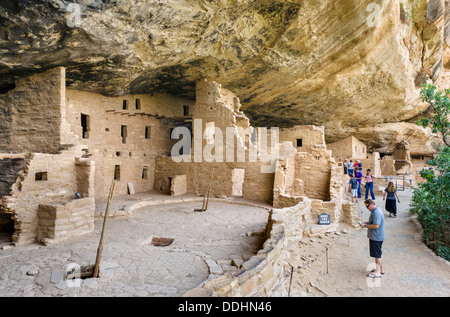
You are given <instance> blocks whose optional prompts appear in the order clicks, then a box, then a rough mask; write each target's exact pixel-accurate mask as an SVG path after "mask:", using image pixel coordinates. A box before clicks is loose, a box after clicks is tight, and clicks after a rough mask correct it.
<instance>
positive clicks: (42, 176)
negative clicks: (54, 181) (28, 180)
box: [34, 172, 48, 181]
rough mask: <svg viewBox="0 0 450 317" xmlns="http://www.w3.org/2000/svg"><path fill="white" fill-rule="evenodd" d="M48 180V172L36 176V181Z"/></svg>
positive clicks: (38, 173)
mask: <svg viewBox="0 0 450 317" xmlns="http://www.w3.org/2000/svg"><path fill="white" fill-rule="evenodd" d="M47 179H48V178H47V172H37V173H36V174H34V180H35V181H46V180H47Z"/></svg>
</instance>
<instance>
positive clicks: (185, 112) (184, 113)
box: [183, 106, 189, 116]
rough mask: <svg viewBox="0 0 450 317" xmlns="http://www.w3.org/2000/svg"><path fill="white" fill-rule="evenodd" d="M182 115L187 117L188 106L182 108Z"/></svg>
mask: <svg viewBox="0 0 450 317" xmlns="http://www.w3.org/2000/svg"><path fill="white" fill-rule="evenodd" d="M183 115H185V116H188V115H189V106H183Z"/></svg>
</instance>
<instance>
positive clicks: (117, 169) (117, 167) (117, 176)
mask: <svg viewBox="0 0 450 317" xmlns="http://www.w3.org/2000/svg"><path fill="white" fill-rule="evenodd" d="M114 180H116V181H119V180H120V165H115V166H114Z"/></svg>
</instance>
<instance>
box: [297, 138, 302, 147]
mask: <svg viewBox="0 0 450 317" xmlns="http://www.w3.org/2000/svg"><path fill="white" fill-rule="evenodd" d="M302 146H303V139H297V147H302Z"/></svg>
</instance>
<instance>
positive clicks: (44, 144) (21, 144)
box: [0, 67, 65, 153]
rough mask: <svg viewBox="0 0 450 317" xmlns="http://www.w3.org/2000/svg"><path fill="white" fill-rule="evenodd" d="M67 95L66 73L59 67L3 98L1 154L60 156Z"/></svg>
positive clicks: (19, 84) (21, 84)
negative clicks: (39, 153) (26, 153)
mask: <svg viewBox="0 0 450 317" xmlns="http://www.w3.org/2000/svg"><path fill="white" fill-rule="evenodd" d="M64 93H65V69H64V68H63V67H57V68H54V69H51V70H48V71H46V72H44V73H41V74H37V75H34V76H31V77H28V78H24V79H20V80H18V81H17V82H16V88H15V89H13V90H11V91H9V92H7V93H6V94H4V95H0V153H21V152H41V153H58V151H59V149H60V147H61V131H60V129H61V118H62V113H61V99H62V98H63V96H64Z"/></svg>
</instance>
